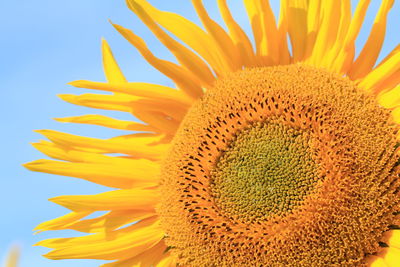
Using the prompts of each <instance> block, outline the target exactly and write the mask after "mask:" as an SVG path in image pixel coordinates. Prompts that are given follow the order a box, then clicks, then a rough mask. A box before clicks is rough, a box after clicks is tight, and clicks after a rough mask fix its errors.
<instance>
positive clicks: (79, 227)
mask: <svg viewBox="0 0 400 267" xmlns="http://www.w3.org/2000/svg"><path fill="white" fill-rule="evenodd" d="M155 215H156V212H155V211H154V210H122V211H119V210H117V211H111V212H109V213H107V214H105V215H103V216H100V217H97V218H93V219H87V220H80V221H76V222H74V223H70V224H68V225H65V226H64V227H62V228H61V227H60V228H59V229H57V230H62V229H70V230H75V231H79V232H84V233H99V232H104V231H111V230H115V229H117V228H120V227H122V226H124V225H127V224H129V223H133V222H136V221H138V220H143V219H146V218H149V217H152V216H155Z"/></svg>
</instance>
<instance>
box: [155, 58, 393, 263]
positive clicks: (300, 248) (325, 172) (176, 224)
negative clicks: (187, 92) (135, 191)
mask: <svg viewBox="0 0 400 267" xmlns="http://www.w3.org/2000/svg"><path fill="white" fill-rule="evenodd" d="M397 131H398V129H397V126H395V125H394V124H393V123H392V122H391V119H390V113H389V111H387V110H385V109H383V108H381V107H380V106H379V105H378V104H377V102H376V100H375V99H374V98H373V97H372V96H369V95H366V94H364V93H363V92H361V91H360V90H359V89H358V88H357V87H356V86H355V85H354V83H353V82H351V81H350V80H349V79H347V78H343V77H340V76H339V75H336V74H332V73H329V72H326V71H324V70H320V69H316V68H312V67H308V66H304V65H288V66H275V67H263V68H253V69H245V70H242V71H239V72H236V73H233V74H230V75H229V76H228V77H226V78H224V79H220V80H219V81H218V82H217V83H216V84H215V86H214V88H212V89H210V90H208V91H207V92H206V94H205V95H204V96H203V97H202V98H201V99H200V100H199V101H197V102H196V103H195V104H194V105H193V106H192V108H191V109H190V110H189V112H188V114H187V115H186V117H185V119H184V121H183V123H182V124H181V126H180V129H179V130H178V133H177V134H176V136H175V137H174V140H173V144H172V148H171V150H170V152H169V154H168V156H167V158H166V160H165V162H164V165H163V168H162V170H163V171H162V174H163V175H162V181H161V193H162V194H161V198H162V201H161V202H160V203H161V204H160V205H159V207H158V213H159V214H160V216H161V222H162V226H163V228H164V230H165V232H166V238H165V242H166V244H167V245H168V246H169V247H170V251H171V252H172V253H173V254H174V255H175V257H176V258H177V259H178V263H179V264H181V265H189V266H281V265H284V264H286V265H290V266H327V265H329V266H330V265H338V266H344V265H345V266H352V265H362V264H364V263H365V259H366V257H367V256H368V255H370V254H373V253H376V252H377V251H378V249H379V246H380V245H383V244H382V243H380V242H379V241H380V240H382V236H383V234H384V233H385V231H387V230H388V229H389V228H390V227H391V226H392V225H393V224H395V222H394V216H395V214H396V212H398V210H397V209H396V206H397V205H398V203H399V197H398V195H397V192H398V188H399V180H398V168H397V161H398V156H397V155H396V154H395V151H396V148H397V143H396V137H395V136H396V133H397Z"/></svg>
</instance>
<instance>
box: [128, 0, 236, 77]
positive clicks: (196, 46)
mask: <svg viewBox="0 0 400 267" xmlns="http://www.w3.org/2000/svg"><path fill="white" fill-rule="evenodd" d="M129 2H133V3H137V4H139V5H140V6H141V7H142V8H143V9H144V10H145V11H146V12H147V14H149V16H150V17H151V18H152V19H154V21H155V22H157V23H158V24H160V25H161V26H162V27H164V28H165V29H166V30H167V31H169V32H170V33H172V34H173V35H175V36H176V37H177V38H178V39H180V40H181V41H182V42H184V43H186V44H187V45H188V46H189V47H191V48H192V49H193V50H194V51H196V52H197V53H198V54H199V55H200V56H201V57H203V58H204V59H205V60H206V61H207V62H208V63H209V64H210V66H211V67H212V68H213V70H214V71H215V72H216V73H217V74H218V75H222V74H224V73H225V72H227V71H230V66H229V64H228V63H227V62H226V61H225V58H224V57H223V55H222V54H221V53H220V51H219V49H218V47H217V46H216V44H215V42H214V40H213V39H212V38H211V36H209V35H208V34H207V33H206V32H204V31H203V30H202V29H201V28H200V27H199V26H197V25H196V24H194V23H193V22H191V21H190V20H187V19H185V18H184V17H182V16H180V15H178V14H175V13H171V12H165V11H161V10H158V9H156V8H155V7H153V6H152V5H151V4H149V3H148V2H147V1H146V0H128V3H129Z"/></svg>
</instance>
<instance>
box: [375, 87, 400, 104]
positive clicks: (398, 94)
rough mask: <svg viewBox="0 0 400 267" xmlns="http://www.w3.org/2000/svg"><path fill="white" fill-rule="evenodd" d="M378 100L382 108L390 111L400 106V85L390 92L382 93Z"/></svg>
mask: <svg viewBox="0 0 400 267" xmlns="http://www.w3.org/2000/svg"><path fill="white" fill-rule="evenodd" d="M377 98H378V102H379V104H380V105H381V106H382V107H385V108H388V109H390V108H394V107H396V106H400V85H399V86H397V87H395V88H394V89H392V90H390V91H387V92H384V93H381V94H380V95H378V97H377Z"/></svg>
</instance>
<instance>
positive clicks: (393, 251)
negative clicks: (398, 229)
mask: <svg viewBox="0 0 400 267" xmlns="http://www.w3.org/2000/svg"><path fill="white" fill-rule="evenodd" d="M381 257H382V258H383V260H384V261H385V263H386V265H387V266H388V267H397V266H399V262H400V249H398V248H395V247H388V248H385V252H384V253H383V254H382V256H381Z"/></svg>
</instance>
